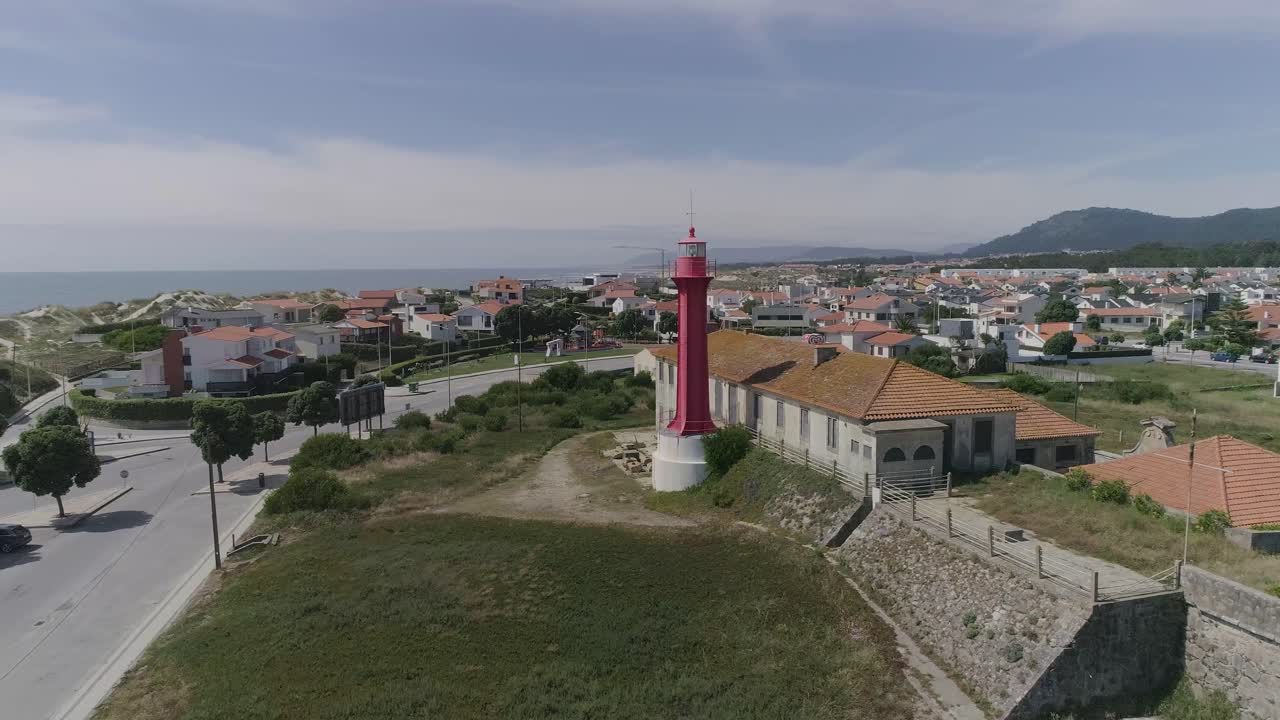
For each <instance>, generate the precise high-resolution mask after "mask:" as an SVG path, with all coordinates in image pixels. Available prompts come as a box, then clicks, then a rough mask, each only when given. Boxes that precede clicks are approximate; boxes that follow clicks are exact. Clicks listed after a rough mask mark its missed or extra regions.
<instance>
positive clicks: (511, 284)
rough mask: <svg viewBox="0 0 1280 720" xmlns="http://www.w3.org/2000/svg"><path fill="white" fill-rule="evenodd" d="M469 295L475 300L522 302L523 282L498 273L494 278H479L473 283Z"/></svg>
mask: <svg viewBox="0 0 1280 720" xmlns="http://www.w3.org/2000/svg"><path fill="white" fill-rule="evenodd" d="M471 295H472V296H473V297H475V298H476V299H477V300H480V301H485V300H493V301H496V302H499V303H502V304H504V305H507V304H510V303H522V302H524V283H521V282H520V281H519V280H512V279H511V278H509V277H506V276H505V275H499V276H498V277H497V278H496V279H494V280H481V281H479V282H477V283H476V284H475V287H474V288H473V289H472V291H471Z"/></svg>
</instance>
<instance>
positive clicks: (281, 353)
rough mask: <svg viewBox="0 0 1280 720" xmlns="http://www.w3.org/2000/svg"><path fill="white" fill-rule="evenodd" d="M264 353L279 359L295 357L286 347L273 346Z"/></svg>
mask: <svg viewBox="0 0 1280 720" xmlns="http://www.w3.org/2000/svg"><path fill="white" fill-rule="evenodd" d="M262 354H263V355H266V356H267V357H273V358H275V359H277V360H283V359H285V358H287V357H293V353H291V352H289V351H288V350H285V349H284V348H272V349H270V350H268V351H266V352H264V353H262Z"/></svg>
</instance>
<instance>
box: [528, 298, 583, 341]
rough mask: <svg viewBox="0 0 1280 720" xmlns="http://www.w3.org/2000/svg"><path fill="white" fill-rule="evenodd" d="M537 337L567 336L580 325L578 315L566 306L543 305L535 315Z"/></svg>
mask: <svg viewBox="0 0 1280 720" xmlns="http://www.w3.org/2000/svg"><path fill="white" fill-rule="evenodd" d="M533 316H534V327H535V329H536V330H537V335H539V336H541V335H565V334H567V333H568V332H569V331H570V330H572V329H573V326H574V325H577V324H578V315H577V313H575V312H574V311H573V310H572V309H570V308H569V307H567V306H565V305H542V306H539V307H538V308H537V309H536V310H535V311H534V313H533Z"/></svg>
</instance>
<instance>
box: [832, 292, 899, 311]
mask: <svg viewBox="0 0 1280 720" xmlns="http://www.w3.org/2000/svg"><path fill="white" fill-rule="evenodd" d="M896 299H897V298H895V297H893V296H892V295H885V294H884V293H880V294H877V295H869V296H867V297H864V298H861V299H858V300H854V301H852V302H850V303H848V304H846V305H845V308H847V309H849V310H877V309H879V308H881V307H884V306H885V305H888V304H889V303H891V302H893V301H894V300H896Z"/></svg>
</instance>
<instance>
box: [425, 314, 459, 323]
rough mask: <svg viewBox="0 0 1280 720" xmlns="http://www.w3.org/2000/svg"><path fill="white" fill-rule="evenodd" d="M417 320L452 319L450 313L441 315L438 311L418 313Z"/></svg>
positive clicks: (447, 320)
mask: <svg viewBox="0 0 1280 720" xmlns="http://www.w3.org/2000/svg"><path fill="white" fill-rule="evenodd" d="M418 319H419V320H426V321H427V322H449V321H450V320H452V319H453V317H452V316H451V315H442V314H440V313H418Z"/></svg>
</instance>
